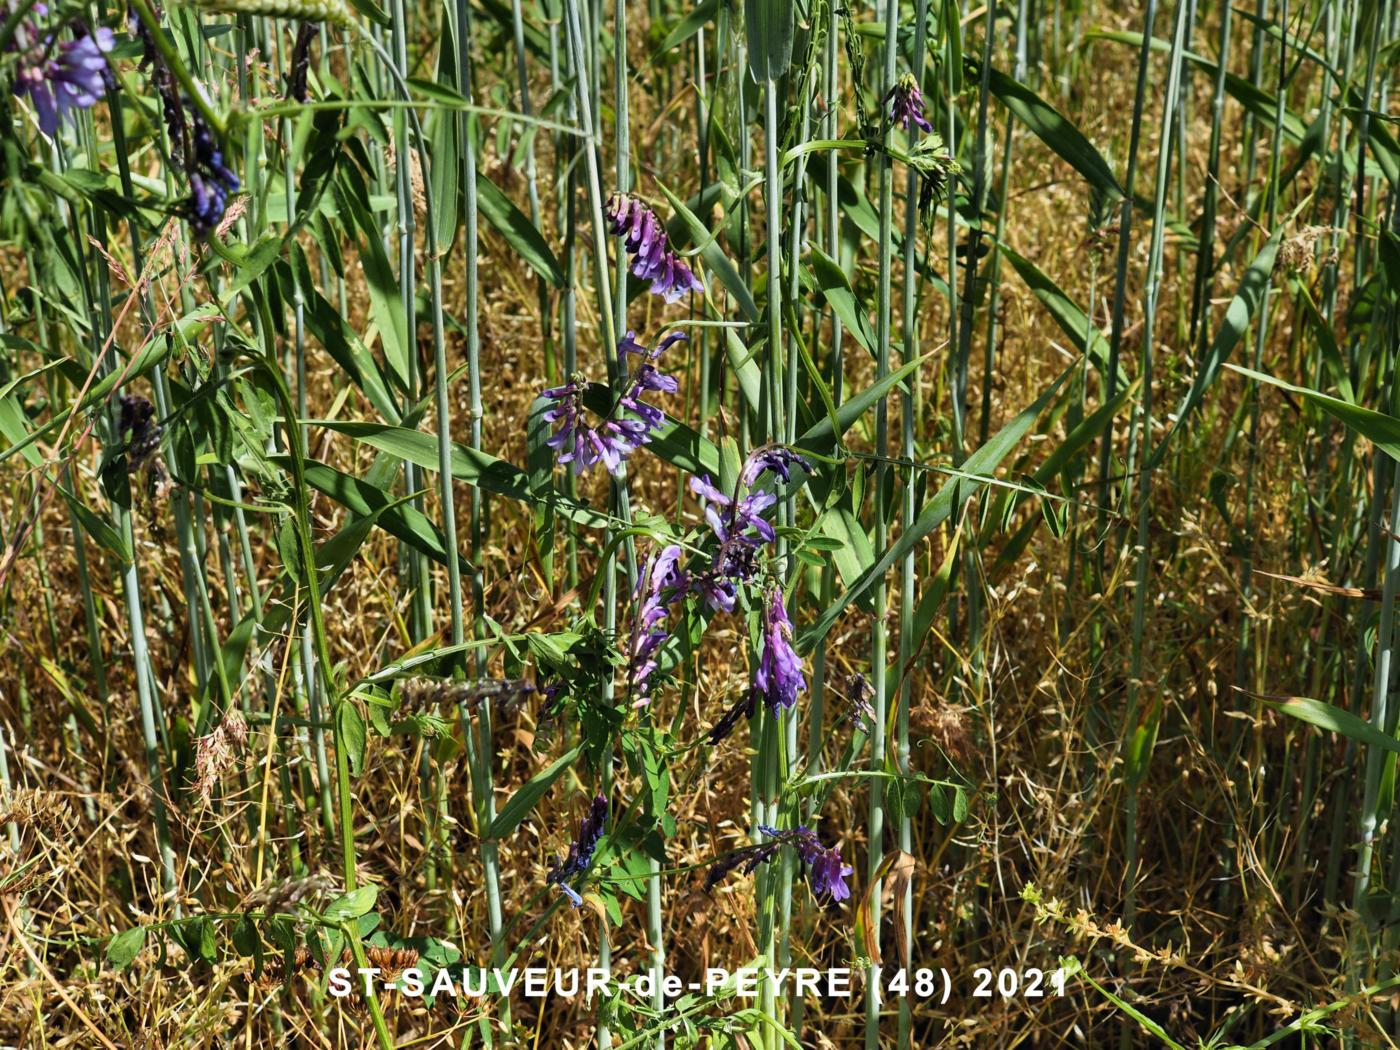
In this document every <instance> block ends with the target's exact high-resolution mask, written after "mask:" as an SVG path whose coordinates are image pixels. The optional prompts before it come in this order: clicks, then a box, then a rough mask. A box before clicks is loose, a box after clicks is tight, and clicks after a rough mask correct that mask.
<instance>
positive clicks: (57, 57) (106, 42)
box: [14, 23, 113, 135]
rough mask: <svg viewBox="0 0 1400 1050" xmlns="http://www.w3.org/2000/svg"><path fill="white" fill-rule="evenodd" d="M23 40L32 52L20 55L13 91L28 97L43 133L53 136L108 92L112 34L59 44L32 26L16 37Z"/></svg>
mask: <svg viewBox="0 0 1400 1050" xmlns="http://www.w3.org/2000/svg"><path fill="white" fill-rule="evenodd" d="M21 37H24V38H25V42H26V43H27V45H28V46H26V47H24V49H23V50H22V51H21V53H20V59H19V68H18V70H17V72H16V74H15V87H14V91H15V94H17V95H26V96H28V98H29V101H30V104H31V105H33V107H34V115H35V116H36V117H37V118H38V120H39V127H40V128H41V129H42V130H43V132H44V134H46V135H52V134H54V133H56V132H57V131H58V128H59V125H60V124H61V123H62V122H63V119H64V118H65V117H66V116H67V115H68V114H69V112H71V111H72V110H75V109H87V108H88V107H89V106H93V105H95V104H96V103H97V100H98V98H99V97H101V95H102V93H103V92H104V91H105V90H106V87H107V54H108V52H110V51H111V50H112V43H113V41H112V31H111V30H110V29H108V28H106V27H105V26H103V27H99V28H98V29H97V30H96V31H95V32H92V33H87V32H83V33H82V35H80V36H77V37H75V38H74V39H72V40H65V41H62V42H61V43H59V42H55V40H54V38H53V36H52V34H50V35H49V36H47V37H43V38H39V36H38V32H37V30H35V28H34V26H33V23H28V24H27V25H26V26H24V27H21V30H18V31H16V34H15V37H14V41H15V42H16V43H19V41H20V40H21Z"/></svg>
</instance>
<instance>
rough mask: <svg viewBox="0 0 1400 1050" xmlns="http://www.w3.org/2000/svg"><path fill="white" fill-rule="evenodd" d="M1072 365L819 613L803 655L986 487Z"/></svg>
mask: <svg viewBox="0 0 1400 1050" xmlns="http://www.w3.org/2000/svg"><path fill="white" fill-rule="evenodd" d="M1075 367H1077V366H1075V365H1071V366H1070V367H1069V368H1068V369H1066V370H1065V371H1064V372H1061V373H1060V375H1059V377H1058V378H1057V379H1056V380H1055V381H1054V382H1053V383H1052V384H1050V386H1049V387H1048V388H1047V389H1046V390H1045V392H1044V393H1043V394H1041V395H1040V397H1038V398H1036V399H1035V401H1034V403H1032V404H1031V405H1029V406H1027V407H1026V408H1024V409H1022V410H1021V412H1020V413H1019V414H1018V415H1017V416H1016V417H1015V418H1013V419H1012V420H1011V421H1010V422H1009V423H1007V424H1006V425H1005V426H1004V427H1002V429H1001V430H1000V431H998V432H997V433H996V435H995V436H993V437H992V439H991V440H990V441H988V442H987V443H986V444H985V445H983V446H982V447H981V448H979V449H978V450H977V451H976V452H974V453H973V454H972V455H970V456H968V457H967V459H966V461H964V463H963V465H962V470H961V472H960V475H959V476H955V477H952V478H950V479H949V480H948V481H947V482H946V483H945V484H944V485H943V487H942V488H941V489H939V490H938V493H937V495H935V496H934V497H933V499H931V500H930V501H929V502H928V503H927V504H926V505H925V506H924V509H923V510H922V511H920V512H919V516H918V518H917V519H916V520H915V521H914V523H913V524H912V525H911V526H910V527H909V528H908V529H906V530H905V531H904V532H903V533H901V534H900V536H899V538H898V539H897V540H896V541H895V542H894V543H893V544H891V545H890V547H889V548H888V549H887V550H886V551H885V552H884V553H883V554H882V555H881V556H880V559H879V561H877V562H876V563H875V564H874V565H872V566H871V567H870V568H869V569H867V570H866V571H865V572H863V573H862V574H861V576H860V579H858V580H856V582H855V583H853V584H852V585H851V586H850V587H848V588H847V589H846V590H845V591H844V592H843V593H842V594H841V596H840V597H839V598H837V599H836V601H835V602H833V603H832V604H831V605H829V606H828V607H827V608H826V609H825V610H823V611H822V614H821V615H820V616H818V617H817V620H816V622H815V623H814V624H812V626H811V627H809V628H808V629H807V630H806V631H804V632H803V634H802V638H801V641H800V644H799V648H800V649H801V650H802V651H803V652H810V651H811V650H812V648H813V647H814V646H815V645H816V644H817V642H819V641H820V640H821V639H822V638H823V637H825V635H826V633H827V631H829V630H831V628H832V626H833V625H834V624H835V623H836V620H837V618H838V617H840V615H841V613H842V612H843V611H845V608H846V606H848V605H850V604H851V602H853V601H855V600H856V599H857V598H859V597H860V596H861V595H862V594H864V593H865V592H866V591H867V590H869V589H870V587H871V586H872V585H873V584H874V583H875V581H876V580H878V579H880V578H881V577H883V576H884V575H885V573H886V572H888V571H889V569H890V566H892V565H894V564H895V563H896V562H897V561H899V560H900V559H901V558H903V557H904V556H905V555H906V554H908V553H910V552H912V551H913V550H914V548H915V547H917V546H918V545H919V544H920V543H922V542H923V539H924V537H925V536H927V535H928V534H929V533H930V532H932V531H933V530H934V529H936V528H938V526H939V525H941V524H943V522H944V521H946V520H947V519H948V518H949V517H950V516H951V515H952V513H953V512H954V511H955V510H957V509H958V508H959V507H961V506H962V504H963V503H964V502H965V501H966V500H967V498H968V497H969V496H971V495H972V490H973V488H975V487H977V486H979V485H982V484H985V481H984V480H983V479H984V478H985V477H986V476H988V475H990V473H991V472H992V471H993V470H995V469H996V467H997V465H998V464H999V463H1000V462H1001V461H1002V459H1004V458H1005V457H1006V455H1007V454H1008V453H1009V452H1010V451H1011V450H1012V448H1014V447H1015V446H1016V445H1017V444H1018V443H1019V442H1020V441H1021V439H1022V438H1023V437H1025V436H1026V433H1027V432H1028V431H1029V430H1030V428H1031V424H1033V423H1034V422H1035V420H1036V418H1037V417H1038V416H1039V415H1040V413H1041V411H1042V410H1043V409H1044V408H1045V406H1046V405H1048V404H1049V403H1050V399H1051V398H1052V397H1053V396H1054V394H1055V391H1056V390H1058V389H1059V388H1060V384H1062V383H1063V382H1064V381H1065V379H1066V377H1067V376H1069V375H1070V373H1071V372H1073V371H1074V369H1075Z"/></svg>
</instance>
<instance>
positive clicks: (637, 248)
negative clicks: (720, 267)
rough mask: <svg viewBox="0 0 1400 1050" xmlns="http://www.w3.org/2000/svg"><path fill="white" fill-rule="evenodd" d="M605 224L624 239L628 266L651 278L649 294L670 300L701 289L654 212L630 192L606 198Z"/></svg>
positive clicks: (637, 273)
mask: <svg viewBox="0 0 1400 1050" xmlns="http://www.w3.org/2000/svg"><path fill="white" fill-rule="evenodd" d="M607 218H608V228H609V230H610V231H611V232H612V234H613V235H614V236H616V237H623V238H625V239H626V247H627V252H628V254H629V255H632V256H634V258H633V259H632V266H631V270H632V273H633V274H635V275H636V276H637V277H640V278H641V279H642V280H644V281H650V282H651V291H652V294H653V295H659V296H661V297H662V298H664V299H665V300H666V301H667V302H668V303H674V302H676V301H677V300H679V299H680V297H681V296H683V295H685V294H686V293H687V292H702V291H704V290H705V286H704V285H702V284H701V283H700V278H698V277H696V276H695V274H694V273H692V272H691V269H690V267H689V266H687V265H686V264H685V262H684V261H683V260H682V259H681V257H680V256H679V255H677V254H676V253H675V251H674V250H672V248H671V247H670V244H669V243H668V239H667V237H666V227H664V226H663V225H662V224H661V220H660V219H658V218H657V217H656V213H655V212H654V211H652V210H651V209H650V208H648V207H647V206H646V205H645V204H643V203H642V202H641V201H640V200H639V199H638V198H636V197H633V196H632V195H631V194H623V193H614V194H613V195H612V197H611V198H609V200H608V214H607Z"/></svg>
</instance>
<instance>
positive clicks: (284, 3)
mask: <svg viewBox="0 0 1400 1050" xmlns="http://www.w3.org/2000/svg"><path fill="white" fill-rule="evenodd" d="M193 2H194V4H195V6H196V7H199V8H201V9H203V10H205V11H212V12H214V13H215V14H221V15H235V14H237V15H265V16H267V17H268V18H295V19H297V20H298V21H301V22H330V23H332V24H334V25H339V26H348V25H350V24H351V22H352V21H353V20H354V19H353V16H352V14H351V12H350V8H349V6H348V5H347V4H346V3H345V0H193Z"/></svg>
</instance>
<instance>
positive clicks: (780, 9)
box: [744, 0, 796, 84]
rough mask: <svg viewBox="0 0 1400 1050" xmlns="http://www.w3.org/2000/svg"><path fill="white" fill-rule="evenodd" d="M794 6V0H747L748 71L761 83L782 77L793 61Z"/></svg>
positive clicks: (745, 0) (745, 20)
mask: <svg viewBox="0 0 1400 1050" xmlns="http://www.w3.org/2000/svg"><path fill="white" fill-rule="evenodd" d="M794 7H795V5H794V4H793V2H792V0H744V28H745V30H746V31H747V35H748V57H749V75H750V76H752V77H753V78H754V80H755V81H756V82H758V83H760V84H762V83H763V82H764V81H766V80H777V79H779V78H780V77H781V76H782V75H783V74H784V73H786V72H787V71H788V66H790V65H792V34H793V27H794V22H795V15H796V12H795V10H794Z"/></svg>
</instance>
